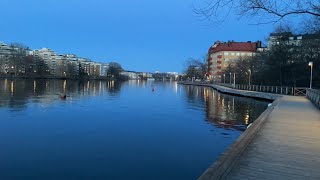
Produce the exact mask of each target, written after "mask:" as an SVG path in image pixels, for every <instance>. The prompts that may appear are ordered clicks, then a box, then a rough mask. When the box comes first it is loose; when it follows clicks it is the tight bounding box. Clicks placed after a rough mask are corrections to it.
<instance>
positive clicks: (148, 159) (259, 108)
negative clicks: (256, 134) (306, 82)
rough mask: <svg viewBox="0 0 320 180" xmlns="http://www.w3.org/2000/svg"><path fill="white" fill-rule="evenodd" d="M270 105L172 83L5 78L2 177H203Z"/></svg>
mask: <svg viewBox="0 0 320 180" xmlns="http://www.w3.org/2000/svg"><path fill="white" fill-rule="evenodd" d="M152 87H153V89H154V91H153V90H152ZM64 92H65V93H66V94H67V98H66V100H63V99H60V97H59V94H62V93H64ZM267 104H268V102H265V101H258V100H253V99H249V98H244V97H234V96H230V95H225V94H220V93H218V92H216V91H214V90H212V89H210V88H205V87H193V86H183V85H177V84H176V83H170V82H150V81H129V82H124V83H115V82H104V81H84V82H79V81H63V80H42V81H40V80H37V81H33V80H10V79H0V147H1V148H0V160H1V161H0V179H28V178H29V179H166V180H167V179H196V178H197V177H199V176H200V175H201V174H202V173H203V172H204V171H205V170H206V169H207V168H208V167H209V166H210V165H211V164H212V163H213V162H214V161H215V160H216V159H217V158H218V156H219V155H220V154H221V153H222V152H223V151H224V150H225V149H226V148H227V147H228V146H229V145H230V144H231V143H232V142H234V141H235V140H236V139H237V138H238V137H239V135H240V134H241V133H242V131H243V130H244V129H245V127H246V125H248V124H249V123H251V122H252V121H253V120H254V119H255V118H256V117H258V116H259V115H260V114H261V113H262V112H263V111H264V109H265V108H266V107H267Z"/></svg>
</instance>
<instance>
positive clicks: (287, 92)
mask: <svg viewBox="0 0 320 180" xmlns="http://www.w3.org/2000/svg"><path fill="white" fill-rule="evenodd" d="M286 95H288V87H286Z"/></svg>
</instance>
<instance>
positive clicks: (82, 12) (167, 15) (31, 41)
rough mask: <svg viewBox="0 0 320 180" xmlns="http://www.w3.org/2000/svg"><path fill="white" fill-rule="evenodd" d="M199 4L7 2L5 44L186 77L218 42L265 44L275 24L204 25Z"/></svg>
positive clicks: (162, 0) (0, 37) (1, 33)
mask: <svg viewBox="0 0 320 180" xmlns="http://www.w3.org/2000/svg"><path fill="white" fill-rule="evenodd" d="M193 2H194V1H193V0H173V1H172V0H157V1H155V0H135V1H133V0H90V1H85V0H83V1H79V0H54V1H45V0H28V1H23V0H1V2H0V8H1V14H2V15H1V16H2V18H1V23H0V41H3V42H5V43H10V42H19V43H23V44H25V45H27V46H29V47H30V48H31V49H40V48H42V47H48V48H51V49H53V50H55V51H56V52H57V53H59V54H66V53H69V54H76V55H78V56H80V57H87V58H90V59H92V60H94V61H99V62H110V61H116V62H119V63H120V64H121V65H122V67H123V68H124V69H126V70H133V71H146V72H154V71H161V72H172V71H176V72H182V71H183V67H184V64H185V61H186V60H187V59H188V58H190V57H193V58H202V57H203V56H204V55H205V54H206V52H207V50H208V48H209V47H210V46H211V45H212V44H213V43H214V42H215V41H217V40H222V41H228V40H235V41H257V40H262V41H264V40H265V39H266V37H268V35H269V33H270V32H271V31H272V29H273V28H274V27H273V26H274V25H273V24H268V25H259V26H257V25H249V24H253V23H255V22H250V21H249V20H248V19H246V18H241V19H239V17H238V16H234V15H231V16H230V17H229V18H228V19H227V20H226V21H225V22H224V23H222V24H219V25H217V24H210V23H209V22H207V21H201V18H199V17H196V15H195V14H194V12H193V8H192V3H193Z"/></svg>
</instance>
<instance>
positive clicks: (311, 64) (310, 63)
mask: <svg viewBox="0 0 320 180" xmlns="http://www.w3.org/2000/svg"><path fill="white" fill-rule="evenodd" d="M309 66H310V71H311V72H310V89H312V68H313V62H312V61H310V62H309Z"/></svg>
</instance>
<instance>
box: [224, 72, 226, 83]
mask: <svg viewBox="0 0 320 180" xmlns="http://www.w3.org/2000/svg"><path fill="white" fill-rule="evenodd" d="M223 83H224V84H225V83H226V74H223Z"/></svg>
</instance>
